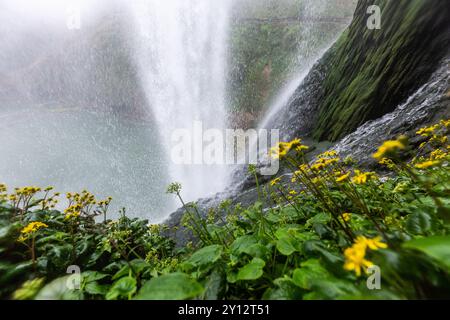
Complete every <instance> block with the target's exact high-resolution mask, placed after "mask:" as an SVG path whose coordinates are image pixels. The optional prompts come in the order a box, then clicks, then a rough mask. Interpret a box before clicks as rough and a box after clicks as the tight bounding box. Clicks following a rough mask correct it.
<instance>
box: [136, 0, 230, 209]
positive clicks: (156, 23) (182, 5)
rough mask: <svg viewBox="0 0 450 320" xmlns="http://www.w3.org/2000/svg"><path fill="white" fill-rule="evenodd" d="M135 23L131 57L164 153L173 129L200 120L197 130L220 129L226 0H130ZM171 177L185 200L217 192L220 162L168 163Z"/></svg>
mask: <svg viewBox="0 0 450 320" xmlns="http://www.w3.org/2000/svg"><path fill="white" fill-rule="evenodd" d="M130 5H131V10H132V13H133V16H134V22H135V31H134V36H135V44H136V48H135V52H136V55H135V58H136V61H137V65H138V69H139V70H138V72H139V76H140V79H141V81H142V83H143V85H144V89H145V93H146V97H147V100H148V105H149V107H150V108H151V113H152V114H153V116H154V118H155V119H156V121H157V126H158V131H159V134H160V137H159V139H161V141H162V144H163V146H164V147H165V150H166V154H167V155H170V154H171V147H172V146H173V143H172V141H171V135H172V133H173V132H174V130H177V129H187V130H189V131H190V132H191V133H192V135H193V134H194V133H193V132H192V131H193V124H194V122H195V121H201V123H202V125H203V130H206V129H208V128H217V129H224V128H225V126H226V123H225V119H226V113H225V91H226V86H225V83H226V74H227V66H226V60H227V59H226V50H227V36H228V15H229V10H230V1H228V0H221V1H210V0H190V1H186V0H166V1H160V0H136V1H130ZM167 161H169V174H170V176H171V178H172V180H173V181H177V182H180V183H181V184H182V185H183V187H184V188H183V195H184V196H185V197H186V198H187V199H188V200H196V199H198V198H199V197H202V196H206V195H209V194H211V193H214V192H218V191H221V190H222V189H223V188H224V187H225V185H226V180H227V179H226V168H225V167H224V166H223V165H214V166H206V165H200V164H197V165H175V164H170V163H171V162H170V159H168V160H167Z"/></svg>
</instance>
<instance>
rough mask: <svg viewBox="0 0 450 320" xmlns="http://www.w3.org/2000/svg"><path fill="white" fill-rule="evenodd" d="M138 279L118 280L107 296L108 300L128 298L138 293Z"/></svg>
mask: <svg viewBox="0 0 450 320" xmlns="http://www.w3.org/2000/svg"><path fill="white" fill-rule="evenodd" d="M136 285H137V283H136V279H135V278H133V277H124V278H121V279H119V280H117V281H116V282H115V283H114V284H113V286H112V287H111V289H109V291H108V293H107V294H106V300H116V299H117V298H128V297H131V295H133V294H134V293H135V292H136Z"/></svg>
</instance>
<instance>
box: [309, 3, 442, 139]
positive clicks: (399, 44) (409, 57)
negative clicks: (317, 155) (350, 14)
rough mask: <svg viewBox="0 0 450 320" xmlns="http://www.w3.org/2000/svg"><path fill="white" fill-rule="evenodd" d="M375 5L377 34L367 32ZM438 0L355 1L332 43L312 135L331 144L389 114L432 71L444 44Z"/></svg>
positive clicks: (440, 5) (440, 55)
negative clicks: (350, 19) (340, 33)
mask: <svg viewBox="0 0 450 320" xmlns="http://www.w3.org/2000/svg"><path fill="white" fill-rule="evenodd" d="M372 4H375V5H379V6H380V8H381V11H382V17H381V18H382V26H381V30H370V29H368V28H367V24H366V23H367V19H368V17H369V15H368V14H367V13H366V12H367V8H368V6H370V5H372ZM447 5H448V4H447V3H445V1H439V0H427V1H425V0H398V1H389V0H371V1H368V0H360V2H359V3H358V7H357V9H356V13H355V18H354V21H353V22H352V24H351V26H350V27H349V29H348V31H347V32H346V33H345V34H344V35H343V36H342V37H341V39H340V40H339V41H338V42H337V43H336V45H335V54H334V55H333V56H332V57H331V59H330V60H331V61H328V62H327V63H329V64H330V66H331V67H330V69H329V71H328V74H327V76H326V78H325V81H324V83H323V85H324V95H323V97H322V98H320V102H319V113H318V118H317V124H316V126H315V129H314V132H313V136H314V137H315V138H317V139H319V140H331V141H335V140H338V139H340V138H342V137H343V136H345V135H346V134H348V133H351V132H352V131H354V130H355V129H356V128H357V127H358V126H359V125H361V124H362V123H364V122H366V121H368V120H371V119H375V118H378V117H380V116H382V115H384V114H386V113H387V112H390V111H392V110H393V109H394V108H395V107H396V106H398V105H399V104H400V103H401V102H402V101H404V100H405V99H406V98H407V97H408V96H409V95H410V94H411V93H412V92H413V91H414V90H417V89H418V88H419V87H420V86H421V85H422V84H423V83H424V82H425V81H426V79H427V78H428V77H429V76H430V75H431V73H432V72H433V71H434V69H435V67H436V65H437V63H438V61H439V60H440V59H441V58H442V57H443V55H444V54H445V53H446V50H447V48H448V45H449V21H450V17H449V13H448V8H447Z"/></svg>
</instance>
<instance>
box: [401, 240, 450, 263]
mask: <svg viewBox="0 0 450 320" xmlns="http://www.w3.org/2000/svg"><path fill="white" fill-rule="evenodd" d="M403 247H404V248H408V249H415V250H419V251H421V252H423V253H425V254H427V255H429V256H430V257H433V258H434V259H435V260H436V261H438V262H440V263H442V264H443V265H444V266H445V267H447V269H450V236H435V237H428V238H422V239H415V240H411V241H408V242H406V243H404V244H403Z"/></svg>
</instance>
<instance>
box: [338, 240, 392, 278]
mask: <svg viewBox="0 0 450 320" xmlns="http://www.w3.org/2000/svg"><path fill="white" fill-rule="evenodd" d="M387 247H388V246H387V244H386V243H384V242H381V237H376V238H373V239H368V238H366V237H364V236H359V237H357V238H356V241H355V243H354V244H353V246H352V247H350V248H347V249H346V250H345V251H344V256H345V264H344V269H345V270H348V271H355V273H356V275H357V276H358V277H359V276H361V271H362V270H364V271H367V268H370V267H371V266H373V262H371V261H369V260H367V259H366V253H367V249H370V250H378V249H386V248H387Z"/></svg>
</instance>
